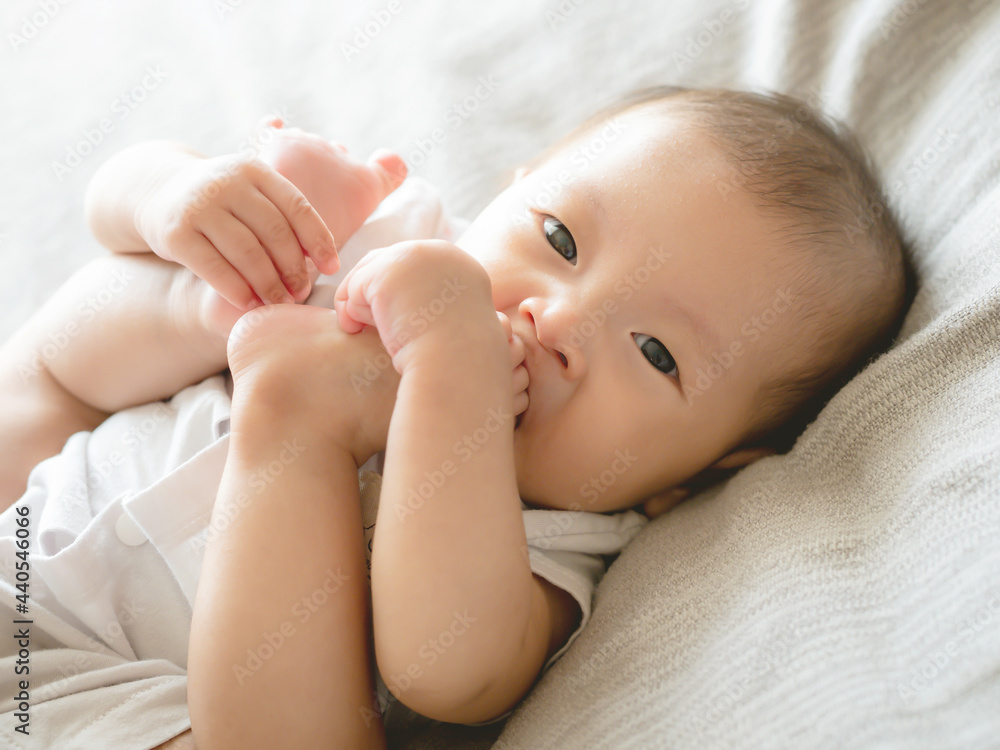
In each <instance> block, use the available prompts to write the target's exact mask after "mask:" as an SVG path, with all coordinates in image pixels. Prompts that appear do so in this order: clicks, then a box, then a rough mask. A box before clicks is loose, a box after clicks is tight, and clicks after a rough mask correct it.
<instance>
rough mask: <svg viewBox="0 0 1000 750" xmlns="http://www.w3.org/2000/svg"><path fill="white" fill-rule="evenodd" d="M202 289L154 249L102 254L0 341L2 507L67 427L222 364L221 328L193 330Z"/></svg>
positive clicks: (79, 426)
mask: <svg viewBox="0 0 1000 750" xmlns="http://www.w3.org/2000/svg"><path fill="white" fill-rule="evenodd" d="M199 285H201V286H199ZM205 288H207V287H205V285H204V284H203V282H201V281H200V280H198V279H197V278H195V277H194V276H193V274H191V272H190V271H188V270H187V269H185V268H182V267H181V266H178V265H175V264H173V263H168V262H167V261H164V260H161V259H160V258H157V257H155V256H152V255H144V256H122V255H114V256H103V257H101V258H98V259H96V260H94V261H92V262H90V263H88V264H87V265H86V266H84V267H83V268H81V269H80V270H79V271H77V272H76V273H75V274H74V275H73V276H72V277H70V279H69V280H68V281H67V282H66V283H65V284H64V285H63V286H62V287H61V288H60V289H59V290H58V291H57V292H56V293H55V295H53V297H52V298H51V299H50V300H49V301H48V302H46V304H45V305H44V306H43V307H42V308H41V309H40V310H39V311H38V312H37V313H36V314H35V315H34V316H33V317H32V318H31V319H30V320H28V322H27V323H25V324H24V326H22V327H21V328H20V329H19V330H18V331H17V332H15V334H14V335H13V336H12V337H11V339H10V340H8V341H7V342H5V343H4V344H3V346H0V456H3V461H2V462H0V510H3V509H6V508H7V507H9V506H10V505H11V503H13V502H14V501H15V500H17V498H19V497H20V496H21V495H22V494H23V492H24V490H25V487H26V483H27V479H28V474H29V473H30V472H31V470H32V469H33V468H34V466H35V465H36V464H37V463H38V462H39V461H42V460H43V459H45V458H48V457H49V456H52V455H54V454H56V453H58V452H59V451H60V450H61V449H62V446H63V445H64V443H65V442H66V439H67V438H68V437H69V436H70V435H72V434H73V433H74V432H79V431H81V430H92V429H94V428H95V427H97V425H99V424H100V423H101V422H103V421H104V420H105V419H106V418H107V417H108V416H109V414H111V413H112V412H115V411H118V410H120V409H124V408H126V407H129V406H133V405H135V404H140V403H145V402H148V401H153V400H156V399H161V398H166V397H169V396H171V395H173V394H174V393H175V392H177V391H178V390H180V389H181V388H183V387H185V386H187V385H190V384H191V383H195V382H198V381H199V380H202V379H204V378H205V377H207V376H208V375H211V374H213V373H214V372H220V371H221V370H223V369H225V367H226V354H225V352H226V349H225V336H224V335H220V334H219V333H209V332H206V331H203V330H200V327H201V322H200V321H199V319H198V312H199V310H198V306H197V305H196V304H195V302H196V301H197V295H198V294H200V293H202V292H203V289H205Z"/></svg>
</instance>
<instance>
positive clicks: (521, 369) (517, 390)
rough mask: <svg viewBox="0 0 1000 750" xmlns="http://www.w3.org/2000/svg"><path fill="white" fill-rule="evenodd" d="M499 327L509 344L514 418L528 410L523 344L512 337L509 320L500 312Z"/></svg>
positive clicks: (526, 372)
mask: <svg viewBox="0 0 1000 750" xmlns="http://www.w3.org/2000/svg"><path fill="white" fill-rule="evenodd" d="M497 318H499V319H500V325H502V326H503V330H504V333H505V334H507V343H508V344H510V364H511V366H512V367H513V368H514V376H513V377H514V416H517V415H518V414H521V413H522V412H524V410H525V409H527V408H528V370H527V368H526V367H525V366H524V342H523V341H521V339H519V338H516V337H515V336H514V332H513V330H512V329H511V326H510V318H508V317H507V316H506V315H504V314H503V313H502V312H498V313H497Z"/></svg>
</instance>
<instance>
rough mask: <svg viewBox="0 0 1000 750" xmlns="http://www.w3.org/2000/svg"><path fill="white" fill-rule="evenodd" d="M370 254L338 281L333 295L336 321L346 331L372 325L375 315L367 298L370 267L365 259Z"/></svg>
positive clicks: (367, 257)
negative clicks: (338, 283)
mask: <svg viewBox="0 0 1000 750" xmlns="http://www.w3.org/2000/svg"><path fill="white" fill-rule="evenodd" d="M370 257H371V254H369V255H368V256H365V257H364V258H362V259H361V260H360V261H359V262H358V264H357V265H356V266H355V267H354V268H352V269H351V270H350V272H349V273H348V274H347V276H345V277H344V279H343V280H342V281H341V282H340V285H339V286H338V287H337V291H336V293H335V294H334V296H333V309H334V310H335V311H336V313H337V322H338V323H339V324H340V327H341V328H343V329H344V331H346V332H347V333H358V332H359V331H361V330H362V329H363V328H364V327H365V326H366V325H368V326H374V325H375V317H374V315H373V313H372V308H371V304H370V302H369V300H368V285H369V283H370V280H371V273H370V272H371V269H370V268H367V266H368V263H366V261H367V260H368V259H369V258H370Z"/></svg>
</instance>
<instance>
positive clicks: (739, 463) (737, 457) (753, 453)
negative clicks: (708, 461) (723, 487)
mask: <svg viewBox="0 0 1000 750" xmlns="http://www.w3.org/2000/svg"><path fill="white" fill-rule="evenodd" d="M775 452H776V451H775V450H774V448H768V447H767V446H760V447H757V448H737V449H736V450H734V451H732V452H731V453H727V454H726V455H725V456H723V457H722V458H720V459H719V460H718V461H716V462H715V463H714V464H712V465H711V466H709V467H708V468H709V469H740V468H742V467H744V466H746V465H747V464H752V463H753V462H754V461H756V460H757V459H759V458H764V457H765V456H771V455H773V454H774V453H775Z"/></svg>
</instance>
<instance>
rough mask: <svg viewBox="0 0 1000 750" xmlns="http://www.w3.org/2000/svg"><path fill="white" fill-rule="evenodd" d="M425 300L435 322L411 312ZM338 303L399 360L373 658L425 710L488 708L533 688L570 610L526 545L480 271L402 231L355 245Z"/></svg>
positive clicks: (457, 712)
mask: <svg viewBox="0 0 1000 750" xmlns="http://www.w3.org/2000/svg"><path fill="white" fill-rule="evenodd" d="M435 301H436V302H438V303H439V306H440V309H441V313H440V314H439V315H437V316H436V318H435V319H434V320H433V321H431V322H430V323H429V324H428V321H427V319H426V317H423V318H422V317H420V316H416V315H412V314H410V315H408V314H407V312H408V311H409V312H412V311H413V310H417V309H428V308H429V309H432V310H436V307H435V306H434V305H433V302H435ZM441 303H443V305H442V304H441ZM336 305H337V311H338V314H339V316H340V322H341V325H342V326H343V327H344V329H345V330H347V331H349V332H350V331H355V330H358V329H359V327H360V326H361V324H368V325H375V326H376V327H377V329H378V331H379V335H380V336H381V338H382V342H383V344H384V345H385V346H386V349H387V350H388V351H389V353H390V354H392V355H393V365H394V367H395V369H396V371H397V372H399V373H400V385H399V389H398V392H397V396H396V404H395V408H394V411H393V414H392V421H391V423H390V427H389V433H388V443H387V446H386V465H385V471H384V475H383V479H382V489H381V499H380V503H379V511H378V522H377V529H376V533H375V546H374V551H373V555H372V606H373V612H374V636H375V649H376V655H377V657H378V664H379V669H380V671H381V672H382V674H383V676H384V677H385V678H386V684H387V685H389V687H390V689H391V690H393V692H395V693H397V696H398V697H399V699H400V700H401V701H403V702H404V703H405V704H407V705H408V706H410V707H411V708H413V709H414V710H416V711H418V712H420V713H423V714H425V715H428V716H431V717H432V718H435V719H439V720H442V721H450V722H462V723H469V722H478V721H484V720H487V719H490V718H493V717H495V716H497V715H499V714H501V713H503V712H504V711H506V710H507V709H509V708H511V707H512V706H513V705H514V704H515V703H516V702H517V701H518V700H519V699H520V698H521V697H523V695H524V693H525V692H527V690H528V689H529V688H530V686H531V684H532V683H533V682H534V680H535V678H536V677H537V675H538V673H539V671H540V669H541V667H542V665H543V664H544V662H545V659H546V658H547V657H548V656H549V655H550V654H551V653H552V652H553V651H554V647H557V646H558V645H561V643H562V642H563V641H564V640H565V638H566V637H567V636H568V634H569V631H570V629H571V627H572V621H571V619H570V618H571V613H572V611H573V610H572V607H571V606H570V604H572V603H571V602H570V603H569V604H568V603H567V601H566V597H565V596H563V595H561V594H560V592H557V591H555V590H554V588H553V587H551V586H549V585H547V584H545V583H543V582H541V581H540V579H538V578H536V577H534V576H533V575H532V571H531V568H530V566H529V564H528V560H527V557H526V556H525V554H524V550H525V548H526V539H525V532H524V524H523V520H522V515H521V503H520V499H519V495H518V489H517V481H516V476H515V465H514V451H513V428H514V414H515V413H516V410H515V408H514V405H513V404H514V400H513V391H514V390H515V388H514V387H513V383H512V376H511V366H510V363H511V360H510V357H511V355H510V350H509V347H508V342H507V337H506V335H505V333H504V330H503V328H502V327H501V325H499V324H498V322H497V315H496V312H495V311H494V309H493V303H492V296H491V291H490V282H489V278H488V277H487V275H486V272H485V270H484V269H483V268H482V267H481V266H480V265H479V264H478V263H477V262H476V261H475V260H473V259H472V258H471V257H470V256H468V255H466V254H465V253H464V252H463V251H461V250H460V249H458V248H456V247H455V246H453V245H448V244H447V243H419V244H418V243H404V244H403V245H397V246H394V247H393V248H388V249H387V250H384V251H376V252H375V253H373V254H370V255H368V256H366V257H365V258H364V259H362V261H361V262H360V263H359V264H358V266H357V267H356V268H355V269H354V270H352V272H351V274H349V275H348V277H347V278H346V279H345V280H344V282H343V283H342V284H341V286H340V288H339V289H338V291H337V301H336ZM463 438H464V439H463ZM572 606H573V607H575V605H572ZM444 633H448V634H449V637H450V636H453V638H452V639H451V640H450V641H449V644H448V646H447V648H434V646H433V644H437V643H439V642H440V639H441V635H442V634H444Z"/></svg>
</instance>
